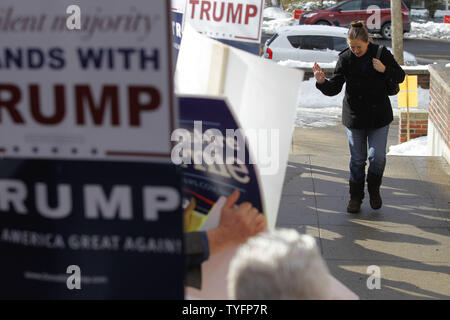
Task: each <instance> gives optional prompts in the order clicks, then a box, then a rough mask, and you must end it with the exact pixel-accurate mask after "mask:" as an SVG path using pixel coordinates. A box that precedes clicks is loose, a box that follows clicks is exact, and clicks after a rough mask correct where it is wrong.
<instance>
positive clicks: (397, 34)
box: [391, 0, 404, 65]
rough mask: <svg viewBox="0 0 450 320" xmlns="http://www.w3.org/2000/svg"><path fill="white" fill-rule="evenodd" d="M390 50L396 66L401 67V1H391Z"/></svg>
mask: <svg viewBox="0 0 450 320" xmlns="http://www.w3.org/2000/svg"><path fill="white" fill-rule="evenodd" d="M391 17H392V18H391V20H392V21H391V25H392V32H391V35H392V49H393V51H394V58H395V60H397V62H398V64H400V65H403V64H404V62H403V18H402V1H401V0H391Z"/></svg>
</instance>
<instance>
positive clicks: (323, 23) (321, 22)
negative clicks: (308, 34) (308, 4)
mask: <svg viewBox="0 0 450 320" xmlns="http://www.w3.org/2000/svg"><path fill="white" fill-rule="evenodd" d="M315 24H319V25H323V26H331V24H330V23H329V22H328V21H324V20H320V21H317V22H316V23H315Z"/></svg>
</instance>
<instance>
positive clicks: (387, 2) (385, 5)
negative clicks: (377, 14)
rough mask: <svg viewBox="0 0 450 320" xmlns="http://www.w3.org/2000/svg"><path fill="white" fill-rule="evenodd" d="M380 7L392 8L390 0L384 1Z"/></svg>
mask: <svg viewBox="0 0 450 320" xmlns="http://www.w3.org/2000/svg"><path fill="white" fill-rule="evenodd" d="M380 7H381V9H390V8H391V2H390V1H382V2H381V6H380Z"/></svg>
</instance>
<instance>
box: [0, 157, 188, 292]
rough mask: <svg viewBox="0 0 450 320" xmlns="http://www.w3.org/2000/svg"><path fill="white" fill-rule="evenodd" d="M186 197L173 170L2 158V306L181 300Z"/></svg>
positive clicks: (163, 166)
mask: <svg viewBox="0 0 450 320" xmlns="http://www.w3.org/2000/svg"><path fill="white" fill-rule="evenodd" d="M180 192H181V190H180V175H179V168H177V167H175V166H174V165H167V164H151V165H149V164H148V163H139V162H134V163H126V162H104V161H63V160H19V159H4V160H0V216H1V220H0V221H1V224H0V255H1V257H2V259H1V260H2V261H1V263H0V284H1V285H0V286H1V288H2V290H0V299H6V298H7V299H16V298H19V299H183V297H184V287H183V277H184V255H183V241H182V239H183V227H182V219H181V205H180V204H181V201H180ZM69 267H71V268H69ZM77 284H78V285H79V288H77V287H76V286H77Z"/></svg>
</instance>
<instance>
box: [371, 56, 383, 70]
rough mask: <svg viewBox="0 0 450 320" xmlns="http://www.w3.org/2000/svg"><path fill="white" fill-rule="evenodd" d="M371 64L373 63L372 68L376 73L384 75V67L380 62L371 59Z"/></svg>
mask: <svg viewBox="0 0 450 320" xmlns="http://www.w3.org/2000/svg"><path fill="white" fill-rule="evenodd" d="M372 62H373V68H374V69H375V70H377V71H378V72H381V73H384V72H385V71H386V66H385V65H384V64H383V62H381V61H380V60H378V59H377V58H373V59H372Z"/></svg>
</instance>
